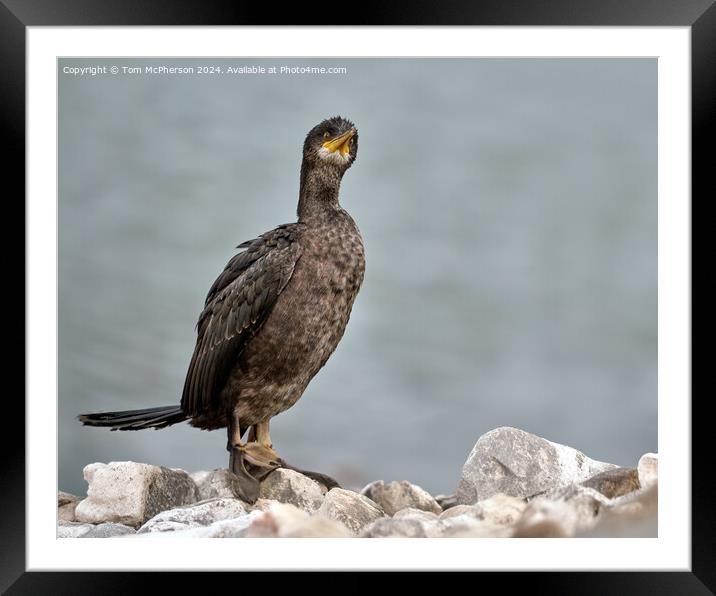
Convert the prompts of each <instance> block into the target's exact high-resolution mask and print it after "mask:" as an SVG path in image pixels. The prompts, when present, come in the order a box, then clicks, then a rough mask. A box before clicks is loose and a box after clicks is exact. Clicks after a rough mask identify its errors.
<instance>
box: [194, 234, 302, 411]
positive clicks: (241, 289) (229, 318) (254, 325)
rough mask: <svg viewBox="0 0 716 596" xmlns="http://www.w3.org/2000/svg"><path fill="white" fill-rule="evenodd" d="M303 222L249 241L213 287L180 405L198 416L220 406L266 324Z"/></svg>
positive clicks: (296, 247) (296, 254)
mask: <svg viewBox="0 0 716 596" xmlns="http://www.w3.org/2000/svg"><path fill="white" fill-rule="evenodd" d="M298 225H300V224H287V225H284V226H279V227H278V228H276V229H275V230H272V231H270V232H267V233H266V234H262V235H261V236H259V237H258V238H256V239H254V240H250V241H248V242H244V243H242V244H240V245H239V246H238V247H237V248H245V249H246V250H245V251H243V252H241V253H239V254H237V255H236V256H234V257H233V258H232V259H231V260H230V261H229V263H228V264H227V265H226V268H225V269H224V271H223V272H222V273H221V275H219V277H218V278H217V279H216V281H215V282H214V284H213V285H212V286H211V289H210V290H209V293H208V295H207V297H206V303H205V306H204V310H203V311H202V313H201V315H200V316H199V322H198V323H197V332H198V335H197V340H196V347H195V348H194V354H193V355H192V358H191V362H190V363H189V370H188V372H187V375H186V380H185V381H184V392H183V394H182V400H181V407H182V410H183V411H184V413H186V414H187V415H188V416H198V415H201V414H202V413H204V412H206V411H207V410H210V411H216V409H217V408H218V407H219V405H220V404H219V394H220V393H221V390H222V388H223V387H224V384H225V383H226V379H227V377H228V375H229V372H230V371H231V368H232V366H233V365H234V364H235V363H236V359H237V358H238V356H239V354H240V353H241V351H242V350H243V348H244V346H245V345H246V343H247V342H248V341H249V340H250V339H251V338H252V337H253V336H254V334H255V333H256V332H257V331H258V329H259V328H260V327H261V325H262V324H263V322H264V321H265V320H266V317H267V316H268V314H269V313H270V312H271V309H272V308H273V306H274V304H275V303H276V299H277V298H278V296H279V294H281V292H282V291H283V289H284V288H285V287H286V284H287V283H288V281H289V280H290V279H291V275H292V274H293V269H294V267H295V265H296V262H297V261H298V259H299V258H300V256H301V248H300V246H299V244H298V242H297V231H298Z"/></svg>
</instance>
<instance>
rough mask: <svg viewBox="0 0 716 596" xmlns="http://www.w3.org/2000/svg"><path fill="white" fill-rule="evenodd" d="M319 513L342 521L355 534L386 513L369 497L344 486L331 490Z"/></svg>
mask: <svg viewBox="0 0 716 596" xmlns="http://www.w3.org/2000/svg"><path fill="white" fill-rule="evenodd" d="M318 513H319V514H320V515H323V516H325V517H328V518H330V519H334V520H336V521H339V522H341V523H342V524H343V525H345V526H346V527H347V528H348V529H349V530H350V531H351V532H353V533H354V534H358V533H360V531H361V530H362V529H363V528H365V527H366V526H367V525H369V524H370V523H372V522H374V521H375V520H376V519H379V518H381V517H383V516H384V515H385V513H384V512H383V510H382V509H381V508H380V506H379V505H378V504H376V503H374V502H373V501H371V500H370V499H369V498H368V497H366V496H364V495H359V494H358V493H354V492H352V491H350V490H345V489H343V488H332V489H331V490H329V491H328V493H326V497H325V499H324V500H323V503H322V504H321V507H320V509H319V510H318Z"/></svg>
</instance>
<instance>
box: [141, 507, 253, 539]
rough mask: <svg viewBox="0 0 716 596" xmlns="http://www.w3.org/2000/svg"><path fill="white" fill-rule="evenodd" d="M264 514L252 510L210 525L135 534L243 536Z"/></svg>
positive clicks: (158, 536) (143, 536) (149, 536)
mask: <svg viewBox="0 0 716 596" xmlns="http://www.w3.org/2000/svg"><path fill="white" fill-rule="evenodd" d="M261 515H263V514H262V513H261V512H260V511H251V512H249V513H247V514H246V515H242V516H241V517H235V518H231V519H222V520H219V521H216V522H214V523H213V524H210V525H208V526H199V527H195V528H189V529H188V530H176V531H173V532H143V533H141V534H139V533H137V534H135V538H134V539H135V540H161V539H164V538H169V539H172V540H173V539H175V538H243V537H244V535H245V534H246V530H247V529H248V527H249V526H250V525H251V524H252V523H253V522H254V521H255V520H256V518H257V517H259V516H261Z"/></svg>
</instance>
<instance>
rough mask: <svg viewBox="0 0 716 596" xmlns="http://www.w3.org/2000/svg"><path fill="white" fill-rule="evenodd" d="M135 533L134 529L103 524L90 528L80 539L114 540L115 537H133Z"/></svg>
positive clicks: (120, 525) (121, 525) (119, 525)
mask: <svg viewBox="0 0 716 596" xmlns="http://www.w3.org/2000/svg"><path fill="white" fill-rule="evenodd" d="M136 533H137V532H136V530H135V529H134V528H130V527H129V526H125V525H124V524H114V523H112V522H105V523H103V524H99V525H97V526H92V527H91V529H90V531H89V532H87V533H85V534H82V536H80V538H114V537H117V536H134V535H135V534H136Z"/></svg>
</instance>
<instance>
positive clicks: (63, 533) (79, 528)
mask: <svg viewBox="0 0 716 596" xmlns="http://www.w3.org/2000/svg"><path fill="white" fill-rule="evenodd" d="M93 527H94V526H93V525H92V524H82V523H78V522H70V521H64V520H60V521H59V522H57V537H58V538H81V537H82V536H84V535H85V534H86V533H87V532H89V531H90V530H91V529H92V528H93Z"/></svg>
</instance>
